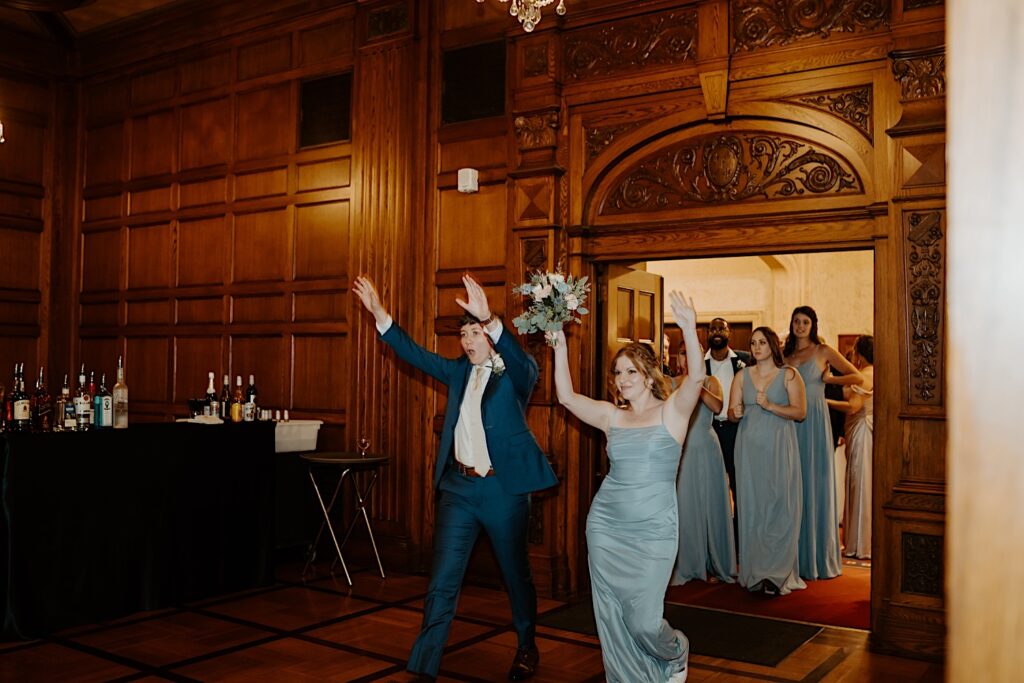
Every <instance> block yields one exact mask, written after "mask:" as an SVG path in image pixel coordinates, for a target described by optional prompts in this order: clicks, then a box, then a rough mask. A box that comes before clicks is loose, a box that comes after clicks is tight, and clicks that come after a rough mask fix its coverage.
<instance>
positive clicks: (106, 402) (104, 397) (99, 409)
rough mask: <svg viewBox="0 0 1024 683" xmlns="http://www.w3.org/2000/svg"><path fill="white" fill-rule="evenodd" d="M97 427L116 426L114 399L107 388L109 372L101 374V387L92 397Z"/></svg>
mask: <svg viewBox="0 0 1024 683" xmlns="http://www.w3.org/2000/svg"><path fill="white" fill-rule="evenodd" d="M92 406H93V408H92V409H93V415H94V416H95V420H96V428H97V429H99V428H101V427H103V428H109V427H113V426H114V399H113V397H112V396H111V395H110V391H109V390H108V389H107V373H105V372H104V373H103V374H102V375H100V388H99V390H98V391H97V392H96V395H95V396H93V399H92Z"/></svg>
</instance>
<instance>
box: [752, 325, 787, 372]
mask: <svg viewBox="0 0 1024 683" xmlns="http://www.w3.org/2000/svg"><path fill="white" fill-rule="evenodd" d="M758 332H760V333H761V334H763V335H764V338H765V339H767V340H768V348H769V349H771V350H772V362H774V363H775V367H777V368H781V367H782V366H783V365H785V364H786V361H784V360H783V359H782V350H781V348H780V344H779V335H778V334H776V332H775V330H773V329H772V328H770V327H765V326H763V325H762V326H761V327H757V328H754V331H753V332H751V333H750V338H751V339H753V338H754V335H755V334H757V333H758Z"/></svg>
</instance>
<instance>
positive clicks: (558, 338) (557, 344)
mask: <svg viewBox="0 0 1024 683" xmlns="http://www.w3.org/2000/svg"><path fill="white" fill-rule="evenodd" d="M544 339H545V340H546V341H547V342H548V346H550V347H551V348H553V349H557V348H563V349H564V348H565V332H563V331H562V330H558V331H557V332H545V333H544Z"/></svg>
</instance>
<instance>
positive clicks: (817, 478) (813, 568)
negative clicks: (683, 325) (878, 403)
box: [782, 306, 864, 579]
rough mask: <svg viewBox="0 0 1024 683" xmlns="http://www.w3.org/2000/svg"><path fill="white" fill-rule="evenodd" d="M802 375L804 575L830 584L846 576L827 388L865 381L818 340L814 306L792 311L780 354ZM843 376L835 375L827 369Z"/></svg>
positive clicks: (800, 430)
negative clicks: (804, 394)
mask: <svg viewBox="0 0 1024 683" xmlns="http://www.w3.org/2000/svg"><path fill="white" fill-rule="evenodd" d="M782 355H783V357H784V358H785V360H786V362H787V363H788V364H789V365H792V366H793V367H795V368H796V369H797V370H799V371H800V376H801V377H802V378H803V381H804V386H805V387H806V391H807V417H806V418H805V419H804V420H803V421H802V422H798V423H797V425H796V439H797V443H798V444H799V446H800V471H801V473H802V474H803V478H804V480H803V481H804V483H803V486H804V507H803V510H804V513H803V519H802V520H801V522H800V576H802V577H803V578H805V579H831V578H834V577H836V576H839V575H840V574H842V573H843V568H842V559H841V558H840V555H839V520H838V518H837V508H836V463H835V446H834V442H833V440H832V424H831V421H830V420H829V416H828V404H826V403H825V384H826V383H827V384H842V385H846V386H850V385H856V384H860V383H861V382H862V381H863V380H864V377H863V376H862V375H861V374H860V372H858V371H857V368H855V367H854V366H853V364H852V363H850V361H848V360H846V359H845V358H843V356H842V354H840V353H839V352H838V351H836V350H835V349H833V348H832V347H831V346H829V345H828V344H825V343H823V342H822V341H821V339H820V338H819V337H818V315H817V314H816V313H815V312H814V309H813V308H811V307H810V306H798V307H796V308H795V309H793V315H792V316H791V317H790V320H789V336H788V337H786V346H785V348H784V349H783V353H782ZM830 365H831V366H832V367H833V368H835V369H836V370H839V371H840V372H842V373H843V374H842V376H835V375H833V374H832V373H831V372H830V371H829V366H830Z"/></svg>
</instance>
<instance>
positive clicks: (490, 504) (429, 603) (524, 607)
mask: <svg viewBox="0 0 1024 683" xmlns="http://www.w3.org/2000/svg"><path fill="white" fill-rule="evenodd" d="M440 489H441V496H440V501H439V504H438V512H437V521H436V524H435V525H434V530H435V533H434V565H433V570H432V575H431V579H430V587H429V589H428V591H427V597H426V600H425V602H424V605H423V627H422V630H421V631H420V634H419V637H417V638H416V643H415V645H413V648H412V654H411V655H410V656H409V665H408V669H409V671H412V672H416V673H425V674H430V675H431V676H437V672H438V670H439V669H440V668H441V654H442V652H443V651H444V645H445V642H446V641H447V640H448V632H449V630H450V629H451V624H452V619H453V618H454V617H455V610H456V608H457V607H458V601H459V590H460V588H461V586H462V579H463V577H464V576H465V573H466V565H467V564H468V563H469V557H470V553H472V551H473V546H474V544H475V543H476V539H477V536H478V535H479V534H480V530H481V529H483V531H484V532H485V533H486V534H487V536H488V538H489V539H490V541H491V546H492V547H493V548H494V554H495V556H496V558H497V560H498V566H499V567H500V568H501V573H502V576H503V578H504V580H505V585H506V586H507V588H508V597H509V603H510V605H511V607H512V622H513V625H514V627H515V630H516V635H517V636H518V638H519V645H520V647H522V646H527V645H533V643H534V634H535V630H536V621H537V593H536V590H535V589H534V586H533V577H532V576H531V573H530V562H529V556H528V554H527V525H528V523H529V519H530V494H529V493H520V494H509V493H506V492H505V491H504V490H503V489H502V487H501V483H500V482H499V481H498V478H497V477H495V476H489V477H483V478H480V477H468V476H466V475H463V474H459V473H458V470H456V469H455V468H454V467H449V468H448V469H447V471H446V472H445V474H444V476H443V477H442V479H441V486H440Z"/></svg>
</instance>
